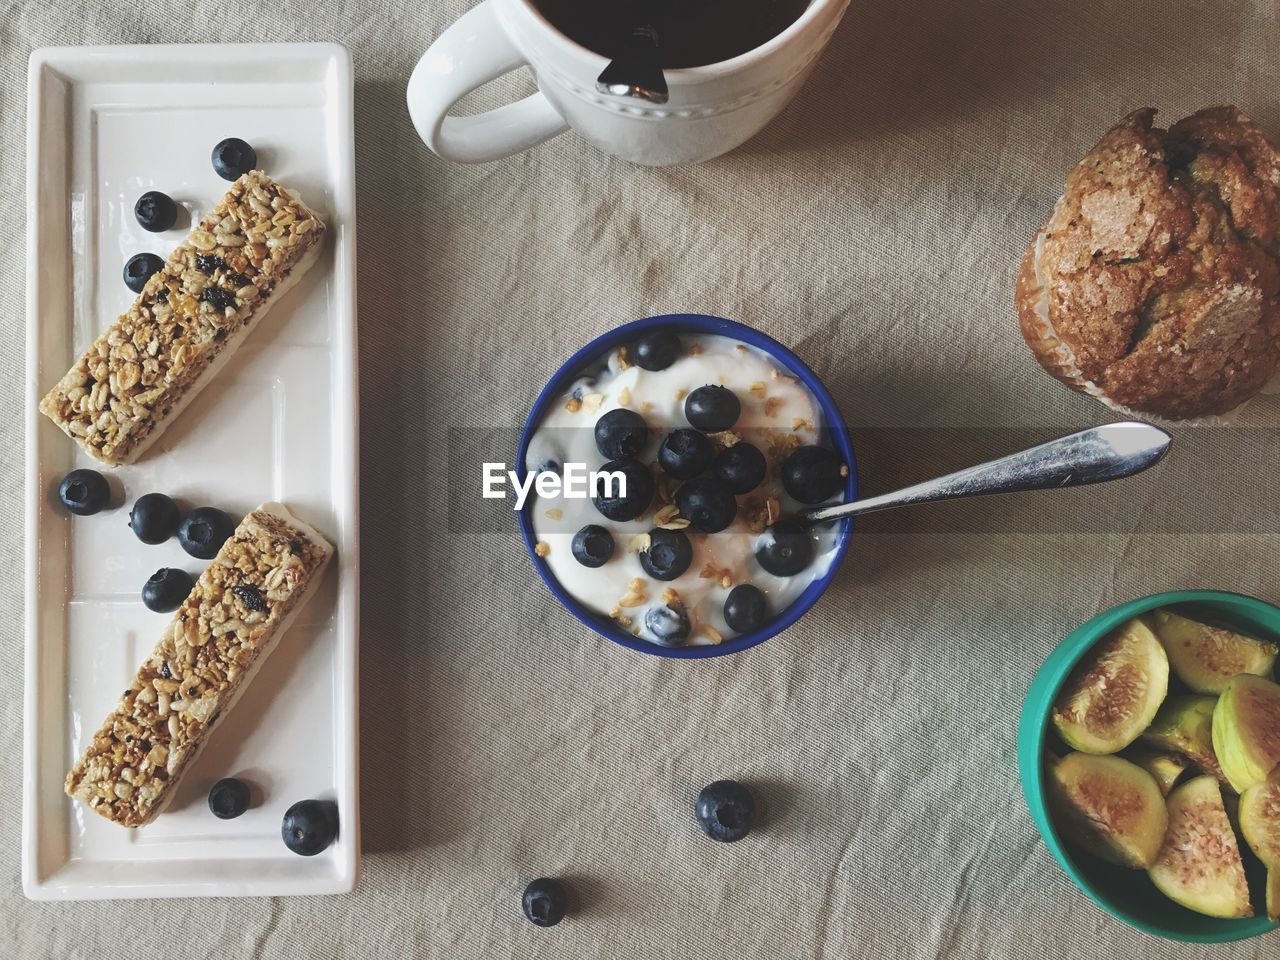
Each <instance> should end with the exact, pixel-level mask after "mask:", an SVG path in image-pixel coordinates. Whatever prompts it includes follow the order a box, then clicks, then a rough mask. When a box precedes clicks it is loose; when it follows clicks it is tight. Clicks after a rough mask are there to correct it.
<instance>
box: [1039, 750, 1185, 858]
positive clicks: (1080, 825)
mask: <svg viewBox="0 0 1280 960" xmlns="http://www.w3.org/2000/svg"><path fill="white" fill-rule="evenodd" d="M1049 793H1050V797H1051V803H1052V807H1053V810H1054V813H1055V817H1056V820H1057V822H1058V824H1059V826H1060V827H1061V829H1062V833H1063V836H1064V838H1065V839H1066V840H1067V841H1068V842H1071V843H1074V844H1075V845H1076V846H1078V847H1081V848H1082V849H1084V850H1086V851H1088V852H1089V853H1092V854H1093V855H1094V856H1098V857H1101V858H1102V859H1104V860H1108V861H1110V862H1111V863H1117V864H1119V865H1120V866H1123V867H1132V868H1133V869H1135V870H1142V869H1145V868H1147V867H1150V866H1151V865H1152V864H1153V863H1154V862H1155V859H1156V854H1158V853H1159V852H1160V845H1161V844H1162V843H1163V841H1164V834H1165V827H1166V826H1167V825H1168V820H1169V815H1168V813H1167V812H1166V811H1165V805H1164V796H1163V794H1161V793H1160V788H1159V786H1157V785H1156V781H1155V778H1154V777H1152V776H1151V774H1149V773H1147V771H1145V770H1143V769H1142V768H1141V767H1139V766H1136V765H1134V764H1132V763H1130V762H1129V761H1128V760H1123V759H1121V758H1120V757H1109V756H1101V755H1098V754H1090V753H1069V754H1067V755H1066V756H1065V757H1063V758H1062V759H1061V760H1056V761H1054V762H1052V763H1051V764H1050V765H1049Z"/></svg>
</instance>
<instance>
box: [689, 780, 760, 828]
mask: <svg viewBox="0 0 1280 960" xmlns="http://www.w3.org/2000/svg"><path fill="white" fill-rule="evenodd" d="M694 815H695V816H696V817H697V818H698V826H700V827H701V828H702V832H703V833H705V834H706V835H707V836H708V837H710V838H711V839H712V840H717V841H719V842H720V843H735V842H736V841H738V840H741V839H742V838H743V837H745V836H746V835H747V834H748V833H750V832H751V828H752V827H753V826H755V822H756V801H755V798H754V797H753V796H752V795H751V791H750V790H748V789H747V788H746V787H744V786H743V785H742V784H740V783H738V782H737V781H736V780H717V781H716V782H715V783H709V784H707V785H706V786H705V787H703V788H702V791H701V792H700V793H699V794H698V800H697V803H696V804H695V805H694Z"/></svg>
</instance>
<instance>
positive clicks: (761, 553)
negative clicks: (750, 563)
mask: <svg viewBox="0 0 1280 960" xmlns="http://www.w3.org/2000/svg"><path fill="white" fill-rule="evenodd" d="M756 562H757V563H759V564H760V566H762V567H764V569H765V570H767V571H768V572H769V573H772V574H773V575H774V576H775V577H794V576H795V575H796V574H798V573H800V572H802V571H803V570H804V569H805V568H806V567H808V566H809V564H810V563H812V562H813V538H812V537H811V536H809V531H808V530H807V529H805V527H804V525H803V524H801V523H800V522H799V521H797V520H779V521H778V522H777V523H775V524H774V525H773V526H772V527H770V528H769V529H767V530H766V531H765V532H764V533H762V534H761V535H760V540H759V542H758V543H757V544H756Z"/></svg>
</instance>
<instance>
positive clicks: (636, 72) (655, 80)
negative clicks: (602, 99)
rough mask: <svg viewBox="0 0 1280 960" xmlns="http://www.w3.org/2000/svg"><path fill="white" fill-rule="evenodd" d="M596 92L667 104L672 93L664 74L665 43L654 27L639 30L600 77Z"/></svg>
mask: <svg viewBox="0 0 1280 960" xmlns="http://www.w3.org/2000/svg"><path fill="white" fill-rule="evenodd" d="M596 89H597V90H599V91H600V92H601V93H608V94H611V95H613V96H615V97H635V98H637V99H640V100H648V101H649V102H650V103H659V104H661V103H666V102H667V99H668V95H669V92H668V90H667V78H666V75H665V74H664V73H663V72H662V41H661V38H660V37H659V36H658V30H657V28H656V27H654V26H653V25H652V24H648V23H644V24H640V25H638V26H636V27H635V29H633V30H632V31H631V34H630V35H629V36H628V38H627V41H626V43H625V45H624V46H623V49H622V52H621V53H619V54H618V56H616V57H615V58H614V59H613V60H611V61H610V62H609V64H608V65H607V66H606V67H605V68H604V70H602V71H601V73H600V76H599V77H597V78H596Z"/></svg>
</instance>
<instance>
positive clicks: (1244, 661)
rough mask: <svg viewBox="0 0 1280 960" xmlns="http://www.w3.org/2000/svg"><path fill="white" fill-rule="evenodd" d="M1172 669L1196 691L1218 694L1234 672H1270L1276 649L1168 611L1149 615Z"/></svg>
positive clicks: (1272, 645)
mask: <svg viewBox="0 0 1280 960" xmlns="http://www.w3.org/2000/svg"><path fill="white" fill-rule="evenodd" d="M1151 623H1152V625H1153V626H1154V628H1155V632H1156V635H1157V636H1158V637H1159V638H1160V642H1161V643H1162V644H1164V649H1165V652H1166V653H1167V654H1168V655H1169V666H1170V667H1172V668H1173V672H1174V673H1176V674H1177V675H1178V677H1179V678H1180V679H1181V680H1182V682H1183V683H1185V684H1186V685H1187V686H1188V687H1190V688H1191V689H1192V690H1194V691H1195V692H1196V693H1214V694H1217V693H1221V692H1222V691H1223V690H1224V689H1226V686H1227V682H1228V681H1229V680H1230V679H1231V678H1232V677H1234V676H1235V675H1236V674H1238V673H1252V674H1254V675H1255V676H1259V677H1265V676H1269V675H1270V674H1271V670H1272V668H1273V667H1274V666H1275V663H1276V654H1277V653H1280V649H1278V648H1277V647H1276V645H1275V644H1274V643H1267V642H1265V641H1263V640H1255V639H1254V638H1253V637H1246V636H1244V635H1243V634H1239V633H1235V632H1233V631H1231V630H1226V629H1224V628H1222V627H1215V626H1210V625H1209V624H1207V623H1200V622H1198V621H1196V620H1188V619H1187V618H1186V617H1183V616H1180V615H1179V614H1176V613H1174V612H1173V611H1171V610H1157V611H1156V612H1155V613H1154V614H1152V616H1151Z"/></svg>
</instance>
